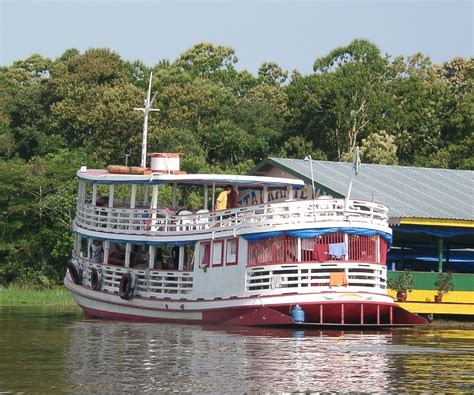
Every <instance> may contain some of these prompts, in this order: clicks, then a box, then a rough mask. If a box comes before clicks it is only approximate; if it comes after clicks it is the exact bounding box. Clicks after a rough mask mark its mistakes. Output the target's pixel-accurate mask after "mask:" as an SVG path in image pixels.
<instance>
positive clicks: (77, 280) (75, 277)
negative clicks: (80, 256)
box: [67, 261, 82, 285]
mask: <svg viewBox="0 0 474 395" xmlns="http://www.w3.org/2000/svg"><path fill="white" fill-rule="evenodd" d="M67 270H68V272H69V276H70V277H71V279H72V281H73V282H74V284H77V285H81V284H82V273H81V271H79V270H78V269H77V267H76V265H75V264H74V263H73V262H72V261H68V262H67Z"/></svg>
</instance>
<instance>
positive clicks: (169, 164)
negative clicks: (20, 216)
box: [150, 153, 182, 173]
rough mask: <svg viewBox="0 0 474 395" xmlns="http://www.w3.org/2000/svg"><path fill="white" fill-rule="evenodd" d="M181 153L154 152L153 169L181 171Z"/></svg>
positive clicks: (152, 157)
mask: <svg viewBox="0 0 474 395" xmlns="http://www.w3.org/2000/svg"><path fill="white" fill-rule="evenodd" d="M180 155H182V154H181V153H153V154H151V155H150V156H151V164H150V167H151V170H152V171H156V172H160V173H172V172H176V171H179V170H180V168H179V158H180Z"/></svg>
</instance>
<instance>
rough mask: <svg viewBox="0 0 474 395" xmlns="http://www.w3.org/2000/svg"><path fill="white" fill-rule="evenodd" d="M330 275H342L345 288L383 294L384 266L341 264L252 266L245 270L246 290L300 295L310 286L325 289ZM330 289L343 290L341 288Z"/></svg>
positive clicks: (384, 286)
mask: <svg viewBox="0 0 474 395" xmlns="http://www.w3.org/2000/svg"><path fill="white" fill-rule="evenodd" d="M332 272H344V273H345V275H346V279H347V282H348V285H347V286H348V287H363V288H368V289H370V290H372V291H374V290H384V292H385V289H386V288H387V286H386V278H387V272H386V268H385V266H381V265H376V264H361V263H355V262H344V263H316V264H305V265H301V264H300V265H298V264H294V265H288V264H285V265H272V266H268V265H266V266H260V267H252V268H251V269H247V271H246V290H247V291H248V292H255V293H261V292H262V291H263V290H279V291H282V290H285V289H288V290H289V291H294V292H301V291H303V290H309V288H310V287H325V288H329V286H330V277H331V273H332ZM333 289H337V290H340V289H342V290H344V289H345V287H334V288H333Z"/></svg>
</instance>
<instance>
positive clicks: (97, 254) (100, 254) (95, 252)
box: [91, 240, 104, 263]
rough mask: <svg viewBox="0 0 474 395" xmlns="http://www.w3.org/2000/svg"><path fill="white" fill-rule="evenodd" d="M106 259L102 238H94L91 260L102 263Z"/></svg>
mask: <svg viewBox="0 0 474 395" xmlns="http://www.w3.org/2000/svg"><path fill="white" fill-rule="evenodd" d="M103 260H104V249H103V248H102V243H101V241H100V240H94V242H93V243H92V244H91V261H92V262H94V263H102V261H103Z"/></svg>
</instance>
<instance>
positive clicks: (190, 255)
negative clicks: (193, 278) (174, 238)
mask: <svg viewBox="0 0 474 395" xmlns="http://www.w3.org/2000/svg"><path fill="white" fill-rule="evenodd" d="M194 249H195V245H194V244H191V245H186V246H184V248H183V250H184V261H183V270H192V268H193V265H194Z"/></svg>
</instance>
